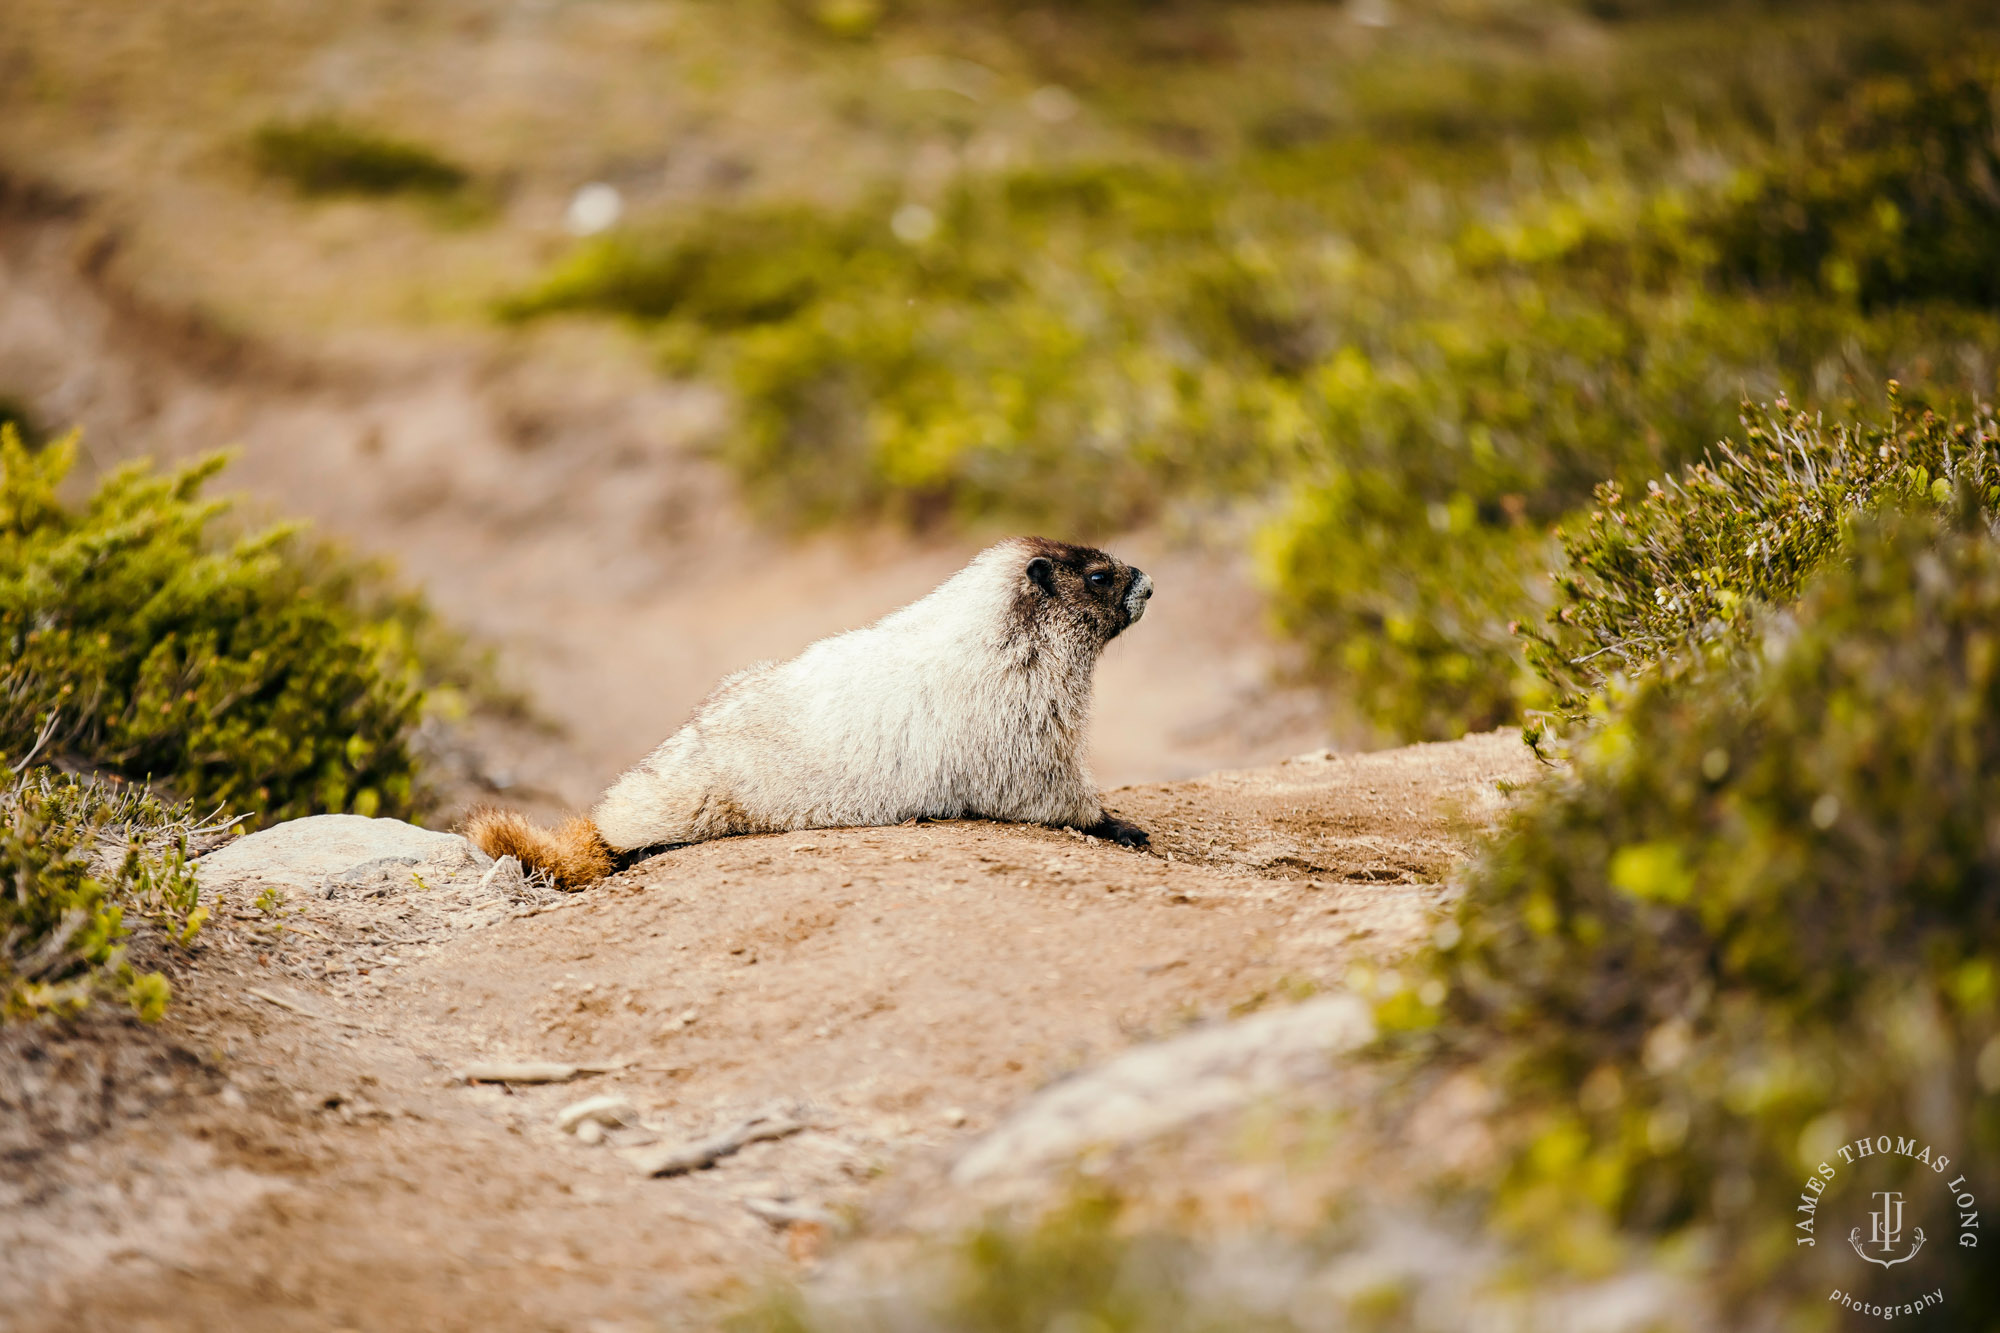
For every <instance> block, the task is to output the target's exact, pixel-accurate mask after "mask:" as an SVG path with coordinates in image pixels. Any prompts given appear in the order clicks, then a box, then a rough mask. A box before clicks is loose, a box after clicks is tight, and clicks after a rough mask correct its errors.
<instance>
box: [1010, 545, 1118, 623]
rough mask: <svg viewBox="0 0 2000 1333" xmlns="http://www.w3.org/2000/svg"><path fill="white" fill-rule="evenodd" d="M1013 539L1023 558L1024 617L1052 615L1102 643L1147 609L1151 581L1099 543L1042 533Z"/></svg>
mask: <svg viewBox="0 0 2000 1333" xmlns="http://www.w3.org/2000/svg"><path fill="white" fill-rule="evenodd" d="M1010 545H1011V546H1012V547H1013V549H1014V552H1015V553H1016V554H1017V556H1018V558H1019V560H1020V562H1021V563H1020V582H1019V584H1018V585H1017V588H1016V594H1015V603H1014V605H1015V611H1016V614H1018V615H1019V616H1020V617H1021V618H1022V619H1023V620H1026V621H1038V620H1044V619H1046V618H1050V617H1053V618H1055V619H1056V621H1057V622H1058V623H1061V624H1063V625H1065V626H1072V627H1074V629H1076V630H1078V631H1081V632H1082V633H1083V634H1084V635H1085V636H1087V637H1089V638H1092V639H1094V640H1095V641H1096V642H1098V643H1100V644H1102V643H1109V642H1110V641H1111V640H1112V639H1115V638H1117V637H1118V635H1119V634H1120V633H1122V632H1123V631H1124V630H1125V629H1126V628H1127V627H1128V626H1130V625H1131V624H1132V623H1133V622H1134V621H1136V620H1138V619H1139V617H1140V616H1143V615H1145V614H1146V599H1147V598H1149V597H1151V596H1152V595H1153V581H1152V580H1151V579H1150V578H1148V577H1146V572H1145V571H1144V570H1141V569H1134V568H1133V567H1132V566H1130V565H1128V564H1126V563H1125V562H1124V561H1123V560H1120V559H1118V557H1116V556H1113V555H1106V554H1105V553H1104V552H1103V551H1100V550H1097V549H1096V548H1095V547H1091V546H1071V545H1070V544H1069V543H1067V542H1052V541H1049V540H1048V539H1047V538H1044V537H1023V538H1021V539H1020V540H1018V541H1015V542H1012V543H1010Z"/></svg>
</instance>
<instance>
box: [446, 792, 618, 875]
mask: <svg viewBox="0 0 2000 1333" xmlns="http://www.w3.org/2000/svg"><path fill="white" fill-rule="evenodd" d="M465 836H466V837H467V838H468V839H469V840H471V842H472V845H473V846H475V847H477V848H478V849H479V850H480V851H482V852H485V853H486V854H487V855H488V856H491V857H494V858H495V859H498V858H499V857H502V856H514V857H519V858H520V861H521V864H522V865H523V866H524V867H526V868H527V869H529V870H545V871H547V872H548V874H549V878H551V879H553V880H555V882H556V883H558V884H560V885H561V886H562V887H564V888H565V889H580V888H583V887H584V886H585V885H587V884H590V883H592V882H594V881H596V880H600V879H603V878H604V877H605V876H606V875H608V874H610V873H611V867H612V859H611V848H610V846H609V845H608V844H606V842H605V841H604V839H603V838H602V837H600V836H599V835H598V832H597V825H595V824H593V823H591V822H590V821H589V820H588V819H585V818H584V817H583V816H582V815H573V816H571V817H570V818H568V819H565V820H564V821H563V822H562V823H560V824H558V825H557V826H556V827H554V828H552V829H545V828H536V827H535V826H534V825H533V824H531V823H529V822H528V821H527V819H526V818H525V817H523V816H521V815H517V814H515V813H514V812H513V811H511V810H475V811H473V812H472V813H471V814H470V815H468V816H467V817H466V820H465Z"/></svg>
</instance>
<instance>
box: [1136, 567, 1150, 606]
mask: <svg viewBox="0 0 2000 1333" xmlns="http://www.w3.org/2000/svg"><path fill="white" fill-rule="evenodd" d="M1131 588H1132V591H1133V592H1134V593H1135V594H1137V595H1138V596H1139V597H1141V598H1145V597H1151V596H1152V595H1153V581H1152V580H1151V579H1149V578H1147V577H1146V571H1145V570H1143V569H1140V568H1139V567H1138V566H1137V565H1134V566H1133V567H1132V583H1131Z"/></svg>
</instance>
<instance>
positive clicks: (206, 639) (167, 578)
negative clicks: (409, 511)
mask: <svg viewBox="0 0 2000 1333" xmlns="http://www.w3.org/2000/svg"><path fill="white" fill-rule="evenodd" d="M74 460H75V437H74V436H71V437H69V438H67V439H65V440H61V441H58V442H56V443H53V444H50V445H49V446H48V447H47V448H45V449H44V450H42V451H41V452H39V453H31V452H30V451H29V450H28V449H26V448H25V447H24V446H23V445H22V444H21V443H20V441H19V439H18V437H16V436H15V435H14V434H13V432H12V431H11V429H7V428H0V756H6V757H11V758H13V759H15V760H17V761H18V760H19V759H20V758H21V757H22V756H24V755H27V754H29V753H30V752H31V751H35V750H37V749H39V752H40V755H41V757H42V758H44V759H47V758H49V757H52V756H65V757H68V758H70V759H73V760H75V761H77V762H78V763H80V764H83V765H86V766H89V767H91V768H95V769H100V770H104V771H108V772H112V773H117V774H121V775H123V776H125V777H127V778H132V779H139V780H146V779H150V780H154V781H157V782H159V783H162V784H165V785H166V786H167V787H168V788H169V789H170V790H172V791H173V792H174V793H175V794H176V795H177V796H178V797H181V798H185V799H188V800H192V801H195V802H197V803H200V804H201V805H202V806H203V807H204V808H207V807H209V806H213V805H223V806H227V807H228V808H230V809H231V810H233V811H237V812H243V813H248V814H251V815H253V816H256V817H258V818H261V819H288V818H293V817H296V816H299V815H306V814H315V813H320V812H325V811H352V812H355V813H358V814H368V815H373V814H385V815H405V814H409V813H410V812H411V811H412V810H413V809H414V806H415V795H414V792H413V780H414V776H415V775H414V765H413V762H412V759H411V755H410V751H409V746H408V742H409V737H410V734H411V732H412V730H413V728H414V727H415V726H416V725H417V723H418V721H419V716H420V713H421V711H422V706H423V690H422V669H421V667H420V664H419V658H418V651H417V648H416V646H415V644H416V637H415V636H416V633H417V632H418V631H419V630H420V629H421V623H420V622H421V617H419V616H414V615H413V613H412V611H411V608H409V607H408V606H404V607H402V608H401V609H400V610H399V609H398V608H397V606H395V605H392V604H391V599H389V598H387V597H386V596H385V595H383V594H381V593H380V592H378V591H376V590H374V589H373V588H371V587H370V586H368V580H367V579H366V578H365V577H363V576H362V575H360V574H357V572H356V571H355V570H354V569H352V568H351V567H347V566H342V565H339V564H337V563H333V562H329V561H326V560H324V559H320V558H316V557H315V556H314V555H313V553H312V552H311V551H310V550H309V549H308V548H305V547H304V546H303V545H302V544H301V543H300V541H299V540H298V538H297V535H296V533H295V532H294V531H293V530H292V529H288V528H275V529H272V530H270V531H266V532H262V533H257V534H253V535H250V536H245V537H243V538H241V539H239V540H236V541H234V542H233V543H227V544H225V543H224V542H222V541H221V540H219V539H218V537H217V536H216V533H215V527H216V519H217V517H218V516H219V514H220V513H221V511H222V510H223V508H224V507H225V506H224V505H223V504H222V503H221V502H219V501H214V500H207V499H204V498H203V497H202V495H201V490H202V487H203V485H204V484H205V483H206V482H207V481H208V480H209V479H210V478H211V477H213V476H214V475H215V473H216V471H217V470H218V469H219V468H220V467H221V466H222V461H221V460H220V459H219V458H211V459H209V460H207V461H205V462H201V463H197V464H194V465H192V466H190V467H187V468H184V469H182V470H180V471H178V472H175V473H172V474H170V475H166V476H155V475H153V474H152V473H150V472H149V471H148V470H147V469H146V468H144V467H143V466H132V467H127V468H124V469H121V470H120V471H118V472H116V473H114V474H112V475H111V476H110V477H109V478H107V479H106V480H105V481H104V482H103V483H102V484H101V485H100V486H99V487H98V489H97V490H96V492H95V493H94V494H93V495H91V496H90V498H89V499H88V500H87V501H85V502H84V503H83V504H82V505H80V506H78V507H76V508H71V507H68V506H66V505H65V504H63V503H62V502H61V500H60V499H59V498H58V495H57V489H58V487H59V486H60V484H61V483H62V481H63V479H64V477H65V476H66V475H67V474H68V472H69V470H70V467H71V465H72V464H73V462H74Z"/></svg>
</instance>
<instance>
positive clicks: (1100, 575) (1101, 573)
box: [1090, 569, 1111, 588]
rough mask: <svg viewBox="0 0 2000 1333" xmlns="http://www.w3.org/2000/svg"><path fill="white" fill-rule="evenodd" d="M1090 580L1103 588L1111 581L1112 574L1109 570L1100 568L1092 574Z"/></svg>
mask: <svg viewBox="0 0 2000 1333" xmlns="http://www.w3.org/2000/svg"><path fill="white" fill-rule="evenodd" d="M1090 581H1091V583H1092V584H1094V585H1095V586H1097V587H1099V588H1102V587H1103V586H1104V585H1105V584H1107V583H1109V582H1111V574H1110V572H1109V571H1107V570H1102V569H1100V570H1098V571H1097V572H1096V573H1095V574H1092V575H1091V576H1090Z"/></svg>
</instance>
